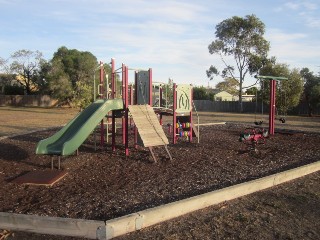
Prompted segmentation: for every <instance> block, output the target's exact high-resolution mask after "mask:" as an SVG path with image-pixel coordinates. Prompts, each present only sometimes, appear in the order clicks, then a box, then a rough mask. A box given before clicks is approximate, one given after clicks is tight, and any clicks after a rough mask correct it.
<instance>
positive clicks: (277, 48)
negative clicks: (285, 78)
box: [267, 29, 320, 69]
mask: <svg viewBox="0 0 320 240" xmlns="http://www.w3.org/2000/svg"><path fill="white" fill-rule="evenodd" d="M267 39H269V40H270V42H271V51H270V56H276V57H277V61H278V62H281V63H287V64H289V65H290V66H291V67H298V68H302V67H309V68H310V69H315V64H314V63H317V62H318V59H320V45H319V44H318V42H317V41H315V40H312V39H309V38H308V35H306V34H302V33H287V32H284V31H281V30H279V29H270V30H269V31H268V32H267ZM310 63H311V65H310ZM312 63H313V64H312Z"/></svg>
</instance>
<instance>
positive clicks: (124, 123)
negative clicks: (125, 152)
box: [122, 63, 128, 144]
mask: <svg viewBox="0 0 320 240" xmlns="http://www.w3.org/2000/svg"><path fill="white" fill-rule="evenodd" d="M125 85H126V66H125V65H124V64H123V63H122V99H123V104H124V111H125V112H126V110H127V107H128V106H126V99H127V96H126V95H127V94H126V87H125ZM125 118H126V114H124V117H122V144H125V143H126V136H125V135H126V120H125Z"/></svg>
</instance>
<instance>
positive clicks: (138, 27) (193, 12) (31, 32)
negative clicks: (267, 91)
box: [0, 0, 320, 86]
mask: <svg viewBox="0 0 320 240" xmlns="http://www.w3.org/2000/svg"><path fill="white" fill-rule="evenodd" d="M0 9H1V15H0V26H1V27H0V29H1V31H0V49H1V52H0V57H2V58H8V57H9V56H10V55H11V54H12V53H13V52H15V51H17V50H20V49H28V50H39V51H40V52H42V53H43V54H44V57H45V58H46V59H51V58H52V56H53V53H54V52H55V51H57V49H58V48H59V47H61V46H66V47H67V48H69V49H78V50H81V51H90V52H91V53H93V54H94V55H95V56H96V57H97V58H98V60H99V61H103V62H110V59H111V58H112V57H113V58H115V59H116V63H117V65H118V66H120V65H121V63H125V64H126V65H128V66H129V67H130V68H143V69H147V68H150V67H151V68H152V69H153V79H154V81H158V82H167V81H168V78H169V77H170V78H172V79H173V80H174V82H176V83H191V84H194V85H198V86H199V85H204V86H207V85H208V82H209V81H208V79H207V77H206V73H205V71H206V70H207V69H208V68H209V66H210V65H211V64H212V65H215V66H218V67H222V63H221V60H220V59H219V57H218V56H214V55H210V54H209V52H208V45H209V44H210V43H211V42H212V41H213V40H214V38H215V35H214V33H215V26H216V24H218V23H219V22H221V21H223V20H225V19H227V18H230V17H232V16H240V17H244V16H245V15H250V14H255V15H256V16H257V17H258V18H260V20H261V21H262V22H264V23H265V25H266V34H265V38H266V39H267V40H268V41H270V44H271V51H270V54H269V55H270V56H276V57H277V60H278V62H280V63H287V64H289V65H290V68H295V67H296V68H302V67H308V68H309V69H310V70H311V71H313V72H315V73H318V72H320V61H319V59H320V1H319V0H290V1H287V0H268V1H261V0H233V1H232V0H197V1H195V0H194V1H183V0H113V1H111V0H0ZM129 77H130V78H131V76H129ZM130 80H133V79H132V78H131V79H130ZM221 80H222V79H219V78H218V79H216V80H213V81H210V83H209V84H210V86H214V85H215V84H217V83H218V82H219V81H221ZM252 82H253V79H252V78H247V79H246V80H245V82H244V85H250V84H251V83H252Z"/></svg>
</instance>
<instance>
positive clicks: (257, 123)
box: [254, 121, 263, 125]
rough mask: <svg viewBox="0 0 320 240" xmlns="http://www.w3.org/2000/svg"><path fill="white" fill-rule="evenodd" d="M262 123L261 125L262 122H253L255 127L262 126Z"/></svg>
mask: <svg viewBox="0 0 320 240" xmlns="http://www.w3.org/2000/svg"><path fill="white" fill-rule="evenodd" d="M262 123H263V121H259V122H258V121H255V122H254V124H255V125H262Z"/></svg>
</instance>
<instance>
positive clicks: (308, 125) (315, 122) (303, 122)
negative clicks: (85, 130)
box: [0, 107, 320, 137]
mask: <svg viewBox="0 0 320 240" xmlns="http://www.w3.org/2000/svg"><path fill="white" fill-rule="evenodd" d="M77 113H78V110H77V109H73V108H35V107H33V108H31V107H0V122H1V124H0V137H4V136H11V135H17V134H23V133H28V132H31V131H36V130H41V129H45V128H50V127H56V126H62V125H64V124H66V123H67V122H68V121H70V120H71V119H72V118H74V117H75V116H76V114H77ZM261 120H262V121H263V122H264V123H263V126H264V127H268V116H267V115H264V116H261V115H255V114H237V113H220V112H199V121H200V123H211V122H233V123H235V122H237V123H252V124H253V122H254V121H261ZM168 122H171V117H165V118H164V123H168ZM194 122H195V123H197V115H196V114H194ZM276 128H281V129H292V130H302V131H312V132H320V117H312V118H309V117H305V116H287V117H286V123H284V124H283V123H280V122H279V121H276Z"/></svg>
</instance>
